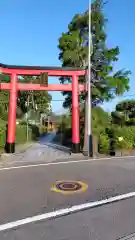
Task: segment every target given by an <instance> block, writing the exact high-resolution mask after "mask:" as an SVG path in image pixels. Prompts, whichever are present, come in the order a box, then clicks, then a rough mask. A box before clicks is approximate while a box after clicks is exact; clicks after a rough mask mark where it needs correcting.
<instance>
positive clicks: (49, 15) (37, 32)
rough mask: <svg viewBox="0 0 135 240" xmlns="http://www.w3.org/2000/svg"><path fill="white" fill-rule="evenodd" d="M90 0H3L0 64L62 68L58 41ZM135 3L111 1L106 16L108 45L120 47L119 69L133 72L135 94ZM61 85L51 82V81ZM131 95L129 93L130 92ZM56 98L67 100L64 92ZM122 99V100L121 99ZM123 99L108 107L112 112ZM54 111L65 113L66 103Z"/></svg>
mask: <svg viewBox="0 0 135 240" xmlns="http://www.w3.org/2000/svg"><path fill="white" fill-rule="evenodd" d="M87 6H88V0H83V1H77V0H68V1H62V0H50V1H47V0H38V1H37V0H34V1H33V0H27V1H26V0H1V6H0V10H1V11H0V29H1V37H0V62H2V63H7V64H21V65H48V66H49V65H51V66H59V65H60V64H61V63H60V62H59V60H58V54H59V50H58V48H57V45H58V38H59V37H60V36H61V33H62V32H65V31H66V30H67V25H68V24H69V22H70V21H71V19H72V17H73V16H74V14H76V13H82V12H84V11H85V10H86V8H87ZM134 9H135V1H134V0H130V5H129V1H123V0H119V1H117V0H109V3H108V5H107V6H106V7H105V13H106V16H107V18H108V19H109V23H108V25H107V31H108V44H109V46H110V47H113V46H116V45H118V46H119V47H120V52H121V53H120V58H119V62H118V63H117V64H116V69H119V68H127V69H130V70H131V71H132V76H131V90H130V92H129V93H128V94H134V93H135V86H134V76H135V70H134V64H135V61H134V60H135V56H134V55H135V51H134V49H135V31H134V28H133V26H134V21H135V14H134ZM56 81H57V82H58V80H57V79H54V78H53V79H51V82H54V83H55V82H56ZM126 95H127V93H126ZM53 99H63V98H62V95H61V93H58V92H57V93H56V92H53ZM120 99H122V98H120ZM118 100H119V99H115V100H114V101H112V102H111V103H107V104H104V108H105V109H106V110H111V109H112V108H113V107H114V106H115V104H116V102H117V101H118ZM53 110H54V111H56V112H57V113H60V112H61V111H62V102H53Z"/></svg>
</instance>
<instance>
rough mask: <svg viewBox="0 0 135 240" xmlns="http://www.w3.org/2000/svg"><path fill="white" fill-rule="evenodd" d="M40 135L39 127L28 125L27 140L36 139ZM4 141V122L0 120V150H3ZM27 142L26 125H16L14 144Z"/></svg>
mask: <svg viewBox="0 0 135 240" xmlns="http://www.w3.org/2000/svg"><path fill="white" fill-rule="evenodd" d="M39 135H40V131H39V127H38V126H35V125H29V135H28V136H29V139H28V140H29V141H36V140H37V139H38V137H39ZM5 142H6V124H5V122H2V121H0V151H3V150H4V147H5ZM25 142H27V126H26V125H25V124H23V125H20V124H19V125H16V144H23V143H25Z"/></svg>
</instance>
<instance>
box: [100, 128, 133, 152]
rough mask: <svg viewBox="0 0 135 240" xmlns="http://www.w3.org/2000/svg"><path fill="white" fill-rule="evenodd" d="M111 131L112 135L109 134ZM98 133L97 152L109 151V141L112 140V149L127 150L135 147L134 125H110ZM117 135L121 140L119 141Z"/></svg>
mask: <svg viewBox="0 0 135 240" xmlns="http://www.w3.org/2000/svg"><path fill="white" fill-rule="evenodd" d="M109 131H110V132H111V133H112V136H111V135H110V134H109ZM109 131H108V130H106V131H105V132H104V133H101V134H100V135H99V152H100V153H109V151H110V141H111V140H112V139H113V141H114V150H115V151H117V150H122V149H123V150H128V149H133V148H135V126H131V127H127V126H123V127H116V126H115V127H114V126H113V127H112V128H110V129H109ZM119 137H122V138H123V140H122V141H119Z"/></svg>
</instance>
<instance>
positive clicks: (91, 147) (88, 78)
mask: <svg viewBox="0 0 135 240" xmlns="http://www.w3.org/2000/svg"><path fill="white" fill-rule="evenodd" d="M91 47H92V41H91V3H90V1H89V33H88V49H89V50H88V77H87V83H88V84H87V86H88V103H87V107H88V111H87V113H88V116H87V117H88V156H89V157H93V144H92V105H91V104H92V97H91Z"/></svg>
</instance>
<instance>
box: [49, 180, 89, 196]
mask: <svg viewBox="0 0 135 240" xmlns="http://www.w3.org/2000/svg"><path fill="white" fill-rule="evenodd" d="M87 188H88V185H87V184H86V183H83V182H80V181H57V182H56V183H55V184H54V185H53V187H52V188H51V190H52V191H54V192H60V193H63V194H72V193H77V192H84V191H86V190H87Z"/></svg>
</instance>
